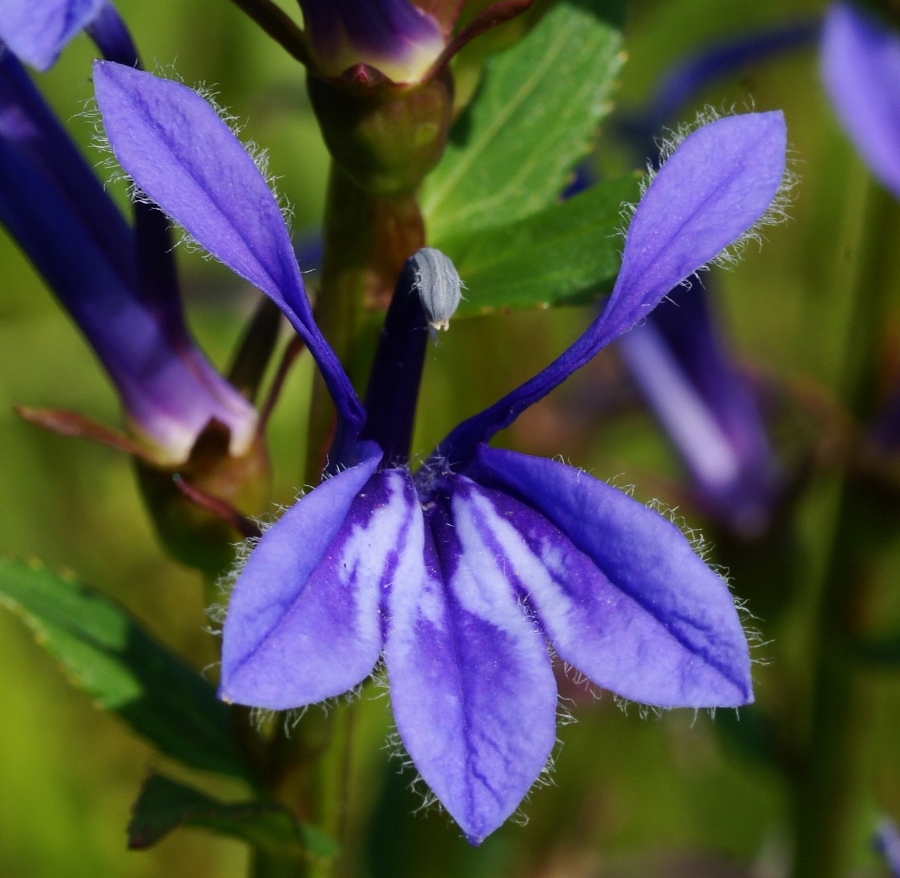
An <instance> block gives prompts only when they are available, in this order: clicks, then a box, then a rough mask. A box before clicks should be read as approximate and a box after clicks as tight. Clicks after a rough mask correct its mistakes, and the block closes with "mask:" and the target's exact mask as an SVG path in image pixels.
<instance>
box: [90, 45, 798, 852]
mask: <svg viewBox="0 0 900 878" xmlns="http://www.w3.org/2000/svg"><path fill="white" fill-rule="evenodd" d="M94 78H95V83H96V87H97V99H98V102H99V104H100V108H101V112H102V114H103V118H104V124H105V126H106V130H107V134H108V136H109V140H110V143H111V145H112V148H113V151H114V152H115V154H116V156H117V158H118V159H119V162H120V163H121V164H122V166H123V167H124V168H125V170H126V171H127V172H128V173H129V174H130V175H131V176H132V178H133V179H134V180H135V182H136V183H137V184H138V185H139V186H140V187H141V189H142V190H143V191H145V192H146V193H147V194H148V195H149V196H150V197H151V198H153V199H154V201H156V202H157V203H158V204H160V205H161V206H162V208H163V209H164V210H165V211H166V212H167V213H169V214H170V215H171V216H172V217H174V218H175V219H177V221H178V222H179V223H181V224H182V225H183V226H184V227H185V228H186V229H187V231H188V232H189V233H190V234H191V235H192V236H193V237H194V238H195V239H196V240H197V241H198V242H199V243H200V244H201V245H202V246H204V247H205V248H206V249H208V250H209V251H210V252H211V253H212V254H213V255H214V256H216V257H217V258H219V259H220V260H221V261H223V262H224V263H226V264H227V265H229V266H230V267H231V268H232V269H233V270H234V271H236V272H237V273H238V274H239V275H241V276H242V277H244V278H246V279H247V280H249V281H250V282H251V283H254V284H255V285H256V286H258V287H259V288H260V289H261V290H263V291H264V292H265V293H267V294H268V295H269V296H271V297H272V298H273V300H274V301H276V302H277V303H278V304H279V306H280V307H281V308H282V309H283V310H284V313H285V314H286V316H287V317H288V319H289V320H290V322H291V323H292V325H293V326H294V328H295V329H296V330H297V332H298V333H300V335H301V336H302V337H303V338H304V340H305V341H306V343H307V345H308V346H309V348H310V351H311V353H312V355H313V357H314V358H315V360H316V362H317V363H318V365H319V367H320V369H321V370H322V372H323V375H324V378H325V381H326V383H327V385H328V387H329V389H330V391H331V394H332V397H333V399H334V402H335V405H336V407H337V410H338V416H339V431H338V437H337V439H336V441H335V444H334V445H333V447H332V449H331V454H330V464H329V468H328V473H327V474H328V476H329V477H328V478H327V479H326V480H325V481H324V482H323V483H322V484H321V485H319V487H317V488H315V489H314V490H313V491H311V492H310V493H309V494H308V495H307V496H305V497H303V498H302V499H301V500H300V501H299V502H297V503H296V504H295V505H294V506H293V507H292V508H291V509H289V510H288V511H287V512H286V513H285V514H284V516H283V517H282V518H281V519H280V520H279V521H278V522H277V523H276V524H275V525H273V526H272V527H271V528H270V529H269V530H267V531H266V533H265V534H264V535H263V536H262V538H261V539H260V541H259V543H258V545H257V546H256V547H255V548H254V550H253V551H252V552H251V554H250V555H249V558H248V560H247V562H246V565H245V566H244V568H243V570H242V571H241V573H240V575H239V577H238V579H237V582H236V584H235V587H234V591H233V594H232V596H231V601H230V606H229V609H228V616H227V619H226V621H225V627H224V639H223V664H222V684H221V690H220V694H221V697H222V698H224V699H226V700H229V701H236V702H239V703H242V704H248V705H253V706H256V707H264V708H272V709H279V710H280V709H286V708H293V707H300V706H303V705H306V704H311V703H314V702H317V701H321V700H323V699H326V698H330V697H334V696H338V695H341V694H342V693H344V692H346V691H348V690H350V689H353V688H354V687H356V686H358V685H359V684H360V683H361V682H362V681H363V680H365V678H366V677H367V676H368V675H369V674H371V673H372V671H373V669H374V668H375V666H376V665H377V663H378V661H379V658H380V657H381V656H383V659H384V665H385V668H386V671H387V677H388V680H389V682H390V686H391V704H392V709H393V714H394V719H395V722H396V724H397V729H398V731H399V734H400V738H401V740H402V741H403V744H404V746H405V747H406V749H407V751H408V752H409V754H410V756H411V758H412V760H413V762H414V764H415V765H416V767H417V769H418V770H419V772H420V773H421V775H422V777H423V778H424V779H425V781H426V782H427V783H428V785H429V786H430V787H431V788H432V790H433V791H434V792H435V794H436V795H437V797H438V799H439V800H440V801H441V802H442V803H443V805H444V806H445V807H446V808H447V810H448V811H449V812H450V814H451V815H452V816H453V818H454V819H455V820H456V821H457V823H458V824H459V825H460V826H461V827H462V829H463V832H464V833H465V835H466V837H467V838H468V839H469V840H470V841H471V842H472V843H478V842H480V841H481V840H482V839H483V838H484V837H485V836H486V835H488V834H489V833H491V832H493V831H494V830H495V829H496V828H497V827H498V826H499V825H500V824H501V823H503V821H504V820H505V819H506V818H507V817H508V816H509V815H510V814H511V813H512V812H513V811H514V810H515V809H516V807H518V805H519V803H520V801H521V799H522V797H523V796H524V795H525V794H526V792H527V791H528V789H529V788H530V787H531V785H532V784H533V783H534V781H535V779H536V778H537V776H538V774H539V773H540V772H541V770H542V769H543V768H544V766H545V764H546V762H547V759H548V757H549V755H550V752H551V750H552V748H553V745H554V742H555V740H556V731H555V723H556V707H557V690H556V683H555V680H554V676H553V672H552V667H551V657H550V653H549V652H548V642H549V643H550V644H552V647H553V649H554V651H555V653H556V654H557V655H558V656H559V657H560V658H561V659H562V660H563V661H565V662H568V663H569V664H571V665H573V666H574V667H576V668H578V669H579V670H580V671H582V672H583V673H585V674H586V676H588V677H589V678H590V679H591V680H592V681H593V682H594V683H596V684H597V685H599V686H602V687H604V688H607V689H610V690H611V691H613V692H615V693H617V694H618V695H620V696H622V697H624V698H628V699H632V700H635V701H640V702H643V703H646V704H651V705H656V706H659V707H676V706H687V707H694V708H697V707H713V706H738V705H742V704H746V703H748V702H749V701H751V700H752V688H751V680H750V659H749V651H748V646H747V642H746V638H745V636H744V633H743V630H742V628H741V624H740V621H739V619H738V614H737V611H736V609H735V606H734V602H733V600H732V597H731V595H730V593H729V590H728V588H727V586H726V584H725V583H724V582H723V580H722V579H721V578H720V577H719V576H718V574H716V573H715V572H713V571H712V570H710V569H709V568H708V567H707V566H706V565H705V564H704V562H703V561H702V560H701V559H700V558H699V557H698V556H697V555H696V554H695V553H694V551H693V550H692V548H691V546H690V544H689V543H688V541H687V539H686V538H685V537H684V535H683V534H682V533H681V531H680V530H679V529H678V528H677V527H675V526H674V525H673V524H672V523H671V522H669V521H668V520H666V519H665V518H664V517H662V516H660V515H659V514H657V513H656V512H655V511H653V510H651V509H648V508H647V507H644V506H643V505H641V504H640V503H637V502H636V501H634V500H632V499H631V498H629V497H627V496H626V495H624V494H622V493H621V492H619V491H617V490H615V489H613V488H611V487H609V486H608V485H605V484H603V483H602V482H599V481H597V480H595V479H593V478H591V477H590V476H588V475H587V474H586V473H584V472H581V471H579V470H577V469H574V468H572V467H569V466H566V465H564V464H562V463H557V462H554V461H550V460H545V459H541V458H534V457H529V456H526V455H522V454H517V453H514V452H511V451H501V450H497V449H492V448H490V447H488V445H487V444H486V443H487V442H488V440H489V439H490V438H491V437H492V436H493V435H494V434H495V433H497V432H498V431H499V430H501V429H503V428H504V427H506V426H509V424H511V423H512V422H513V421H514V420H515V418H516V417H517V416H518V415H519V414H520V413H521V412H522V411H523V410H524V409H525V408H527V407H528V406H530V405H531V404H532V403H534V402H536V401H537V400H538V399H540V398H542V397H543V396H544V395H546V394H547V393H548V392H549V391H550V390H552V389H553V388H554V387H556V386H557V385H559V384H560V383H561V382H562V381H564V380H565V379H566V378H567V377H568V376H569V375H570V374H571V373H572V372H573V371H574V370H575V369H577V368H579V367H580V366H582V365H583V364H584V363H586V362H587V361H588V360H589V359H590V358H591V357H592V356H593V355H594V354H595V353H596V352H597V351H598V350H600V349H601V348H602V347H604V346H605V345H607V344H609V343H610V342H611V341H613V340H614V339H615V338H617V337H619V336H620V335H621V334H622V333H624V332H626V331H627V330H628V329H630V328H631V327H632V326H633V325H634V324H635V323H637V322H638V321H640V320H642V319H643V318H644V317H645V316H646V314H647V313H648V312H649V311H650V310H651V309H652V308H653V307H654V306H655V305H656V304H657V303H658V302H659V300H660V299H661V298H662V297H663V296H664V295H666V294H667V293H668V291H669V290H670V289H672V288H673V287H674V286H676V285H677V284H678V283H680V282H681V281H682V280H684V279H685V278H686V277H688V276H690V275H691V274H693V272H695V271H696V270H697V269H698V268H700V267H701V266H703V265H704V264H705V263H707V262H708V261H709V260H711V259H713V258H715V257H716V256H717V255H718V254H719V253H720V252H721V251H722V250H723V248H726V247H728V246H729V245H731V244H732V243H733V242H734V241H735V239H737V238H739V237H741V236H742V235H743V234H744V233H746V232H747V230H748V229H749V228H750V227H751V226H753V225H754V224H755V223H756V222H757V221H758V220H759V219H760V217H761V216H763V215H764V214H765V213H766V211H767V210H768V209H769V207H770V204H771V203H772V200H773V198H774V197H775V195H776V193H777V191H778V190H779V187H780V185H781V181H782V176H783V173H784V160H785V129H784V121H783V118H782V116H781V114H780V113H763V114H755V115H747V116H741V117H732V118H726V119H721V120H719V121H717V122H715V123H713V124H711V125H708V126H706V127H705V128H702V129H700V130H698V131H697V132H695V133H694V134H692V135H690V136H689V137H687V139H686V140H685V141H684V142H683V144H682V145H681V146H680V147H679V149H678V150H677V151H676V152H675V153H674V154H673V155H672V157H671V158H670V159H669V161H668V162H667V163H666V165H664V166H663V168H662V169H661V170H660V171H659V172H658V174H657V175H656V177H655V179H654V180H653V182H652V183H651V184H650V186H649V188H648V190H647V192H646V194H645V196H644V198H643V199H642V201H641V203H640V205H639V206H638V207H637V209H636V211H635V214H634V218H633V220H632V222H631V225H630V228H629V231H628V235H627V238H626V241H625V249H624V254H623V262H622V270H621V272H620V274H619V278H618V280H617V283H616V286H615V289H614V290H613V293H612V295H611V297H610V299H609V302H608V304H607V306H606V308H605V309H604V311H603V313H602V314H601V315H600V317H599V318H598V319H597V320H595V321H594V323H593V324H591V326H590V327H589V328H588V329H587V331H586V332H585V333H584V334H583V335H582V336H581V337H580V338H579V339H577V340H576V341H575V343H574V344H573V345H572V346H571V347H570V348H569V349H568V350H567V351H565V352H564V353H563V354H562V355H561V356H560V357H559V358H558V359H557V360H556V361H554V362H553V363H551V364H550V365H549V366H548V367H547V368H546V369H545V370H543V371H542V372H541V373H539V374H538V375H537V376H535V377H534V378H533V379H531V380H530V381H528V382H526V383H525V384H523V385H522V386H521V387H519V388H517V389H515V390H514V391H513V392H512V393H510V394H508V395H507V396H506V397H504V398H503V399H501V400H500V401H499V402H498V403H496V404H495V405H493V406H491V407H490V408H488V409H486V410H485V411H483V412H481V413H480V414H477V415H475V416H474V417H472V418H469V419H468V420H466V421H464V422H463V423H462V424H460V425H459V426H457V427H456V428H455V429H454V430H453V431H451V433H450V434H449V435H448V436H447V437H446V439H445V440H444V441H443V442H442V443H440V445H439V446H438V448H437V449H436V450H435V451H434V452H433V453H432V454H431V455H430V456H429V457H428V459H427V460H426V462H425V464H424V465H423V466H422V467H421V469H419V471H418V472H416V473H415V474H413V473H411V471H410V470H409V468H408V466H407V465H406V463H405V461H402V460H401V461H398V460H397V459H396V456H395V455H394V453H393V452H392V455H391V456H390V457H388V458H385V448H386V447H387V446H391V445H393V446H394V447H395V449H397V448H400V447H401V445H402V443H393V442H391V441H389V440H385V439H380V440H379V441H374V440H373V439H372V438H371V436H372V435H373V434H374V436H375V437H376V439H378V437H379V431H378V430H374V431H373V432H372V433H367V425H368V424H369V422H370V421H374V422H379V421H380V418H379V416H378V414H377V409H378V408H379V407H381V406H389V405H391V404H392V400H390V399H386V398H384V397H383V396H382V394H380V393H379V392H372V388H371V387H370V393H369V395H368V396H367V404H368V407H369V409H370V411H369V413H368V415H367V412H366V410H365V409H364V408H363V406H362V405H361V404H360V402H359V400H358V398H357V397H356V394H355V392H354V391H353V389H352V386H351V385H350V383H349V381H348V380H347V378H346V375H345V374H344V372H343V370H342V368H341V367H340V364H339V363H338V362H337V361H336V360H335V358H334V355H333V353H332V352H331V350H330V348H328V346H327V344H325V342H324V340H323V339H322V337H321V335H320V333H319V331H318V329H317V328H316V326H315V323H314V322H313V320H312V316H311V313H310V309H309V304H308V301H307V299H306V295H305V292H304V289H303V284H302V280H301V276H300V273H299V270H298V268H297V264H296V261H295V259H294V255H293V252H292V249H291V245H290V240H289V238H288V234H287V231H286V229H285V227H284V224H283V221H282V217H281V213H280V211H279V209H278V206H277V205H276V203H275V201H274V199H273V198H272V196H271V194H270V192H269V191H268V188H267V187H266V184H265V181H264V180H263V178H262V177H261V176H260V174H259V172H258V171H257V169H256V167H255V166H254V164H253V162H252V161H251V160H250V158H249V157H248V156H247V154H246V153H245V152H244V150H243V148H242V147H241V145H240V144H239V142H238V141H237V139H236V138H235V137H234V136H233V135H232V133H231V132H230V131H229V129H228V128H227V127H226V126H225V125H224V123H222V122H221V120H220V119H219V118H218V117H217V115H216V114H215V112H214V111H213V110H212V108H210V107H209V105H208V104H207V103H206V102H205V101H203V100H202V98H200V97H199V96H198V95H196V94H195V93H194V92H192V91H190V90H189V89H187V88H185V87H184V86H182V85H179V84H177V83H173V82H167V81H164V80H159V79H156V78H154V77H151V76H149V75H147V74H143V73H140V72H137V71H134V70H129V69H127V68H124V67H120V66H117V65H113V64H108V63H98V64H96V65H95V71H94ZM200 145H202V148H200ZM401 292H404V291H402V289H401V287H398V291H397V293H396V294H395V295H400V294H401ZM405 292H408V290H407V291H405ZM367 436H368V437H369V438H366V437H367ZM360 437H363V438H360Z"/></svg>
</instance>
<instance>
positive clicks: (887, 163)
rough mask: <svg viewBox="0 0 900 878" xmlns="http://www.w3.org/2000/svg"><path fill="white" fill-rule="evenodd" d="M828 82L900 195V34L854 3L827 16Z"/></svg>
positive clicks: (858, 139)
mask: <svg viewBox="0 0 900 878" xmlns="http://www.w3.org/2000/svg"><path fill="white" fill-rule="evenodd" d="M821 72H822V81H823V82H824V84H825V90H826V91H827V92H828V97H829V99H830V101H831V105H832V107H833V108H834V111H835V113H836V114H837V116H838V119H839V120H840V121H841V124H842V126H843V128H844V130H845V132H846V133H847V136H848V137H849V138H850V140H851V141H852V142H853V145H854V146H855V147H856V149H857V151H858V152H859V154H860V155H861V156H862V157H863V159H864V160H865V162H866V164H867V165H868V167H869V170H870V171H871V172H872V173H873V174H874V175H875V177H877V178H878V179H879V180H880V181H881V182H882V183H883V184H884V185H885V186H886V187H887V188H888V189H890V191H891V192H893V194H894V195H895V196H896V197H900V35H898V34H897V33H895V32H894V31H893V30H891V29H890V28H888V27H887V26H886V25H884V24H881V23H880V22H878V21H877V20H876V19H875V18H874V17H873V16H872V15H870V14H868V13H865V12H862V11H860V10H859V9H857V8H856V7H855V6H854V5H852V4H850V3H835V4H834V5H832V6H831V8H830V9H829V10H828V13H827V14H826V16H825V24H824V27H823V31H822V50H821Z"/></svg>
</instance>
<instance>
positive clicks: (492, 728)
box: [385, 479, 556, 844]
mask: <svg viewBox="0 0 900 878" xmlns="http://www.w3.org/2000/svg"><path fill="white" fill-rule="evenodd" d="M454 485H455V487H456V490H455V491H454V493H453V496H452V500H451V501H450V503H449V508H447V506H445V505H441V506H434V507H431V508H430V509H429V510H428V511H427V513H426V514H427V516H428V525H429V526H428V528H426V529H425V531H424V533H423V534H421V535H419V534H417V540H419V541H421V542H422V543H423V544H424V548H425V570H423V571H422V573H421V575H420V576H418V577H417V578H414V579H401V578H399V577H398V578H397V579H396V580H395V582H394V585H393V587H392V589H391V593H390V596H389V599H388V608H389V623H388V632H387V640H386V645H385V661H386V663H387V669H388V676H389V678H390V683H391V701H392V706H393V712H394V719H395V721H396V723H397V729H398V730H399V732H400V737H401V739H402V740H403V743H404V745H405V746H406V749H407V751H408V752H409V755H410V756H411V757H412V760H413V762H414V764H415V766H416V768H417V769H418V770H419V772H420V773H421V775H422V777H423V778H424V779H425V781H426V783H427V784H428V785H429V786H430V787H431V789H432V790H433V791H434V793H435V794H436V795H437V797H438V799H440V801H441V803H442V804H443V805H444V807H445V808H446V809H447V810H448V811H449V812H450V814H451V816H452V817H453V819H454V820H456V822H457V823H458V824H459V825H460V827H461V828H462V830H463V832H464V833H465V835H466V837H467V838H468V840H469V841H470V842H471V843H472V844H479V843H480V842H481V841H482V840H483V839H484V838H485V837H486V836H487V835H489V834H490V833H491V832H493V831H494V830H495V829H497V827H499V826H500V825H501V824H502V823H503V822H504V820H506V818H507V817H509V815H510V814H511V813H512V812H513V811H514V810H515V809H516V807H518V805H519V803H520V802H521V800H522V798H523V796H524V795H525V794H526V793H527V792H528V790H529V788H530V787H531V785H532V784H533V783H534V781H535V780H536V779H537V777H538V775H539V774H540V772H541V769H542V768H543V767H544V765H545V764H546V762H547V759H548V758H549V756H550V752H551V750H552V748H553V744H554V741H555V739H556V731H555V726H556V683H555V680H554V677H553V673H552V670H551V667H550V660H549V656H548V654H547V647H546V644H545V642H544V639H543V637H542V636H541V634H540V633H539V632H538V631H537V630H536V628H535V626H534V625H533V623H532V622H531V621H529V620H528V619H527V618H526V617H525V615H524V614H523V612H522V609H521V607H520V606H519V603H518V600H517V596H516V594H515V592H514V590H513V588H512V584H511V582H510V579H509V577H508V575H507V572H506V563H505V562H506V559H505V557H504V556H503V555H502V554H498V551H497V545H496V541H495V540H494V534H493V533H492V532H491V530H490V527H489V525H488V523H487V519H486V517H485V514H484V510H483V509H482V508H481V505H480V504H479V500H478V491H477V488H476V487H475V486H474V485H473V484H472V483H471V482H469V481H468V480H467V479H454Z"/></svg>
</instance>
